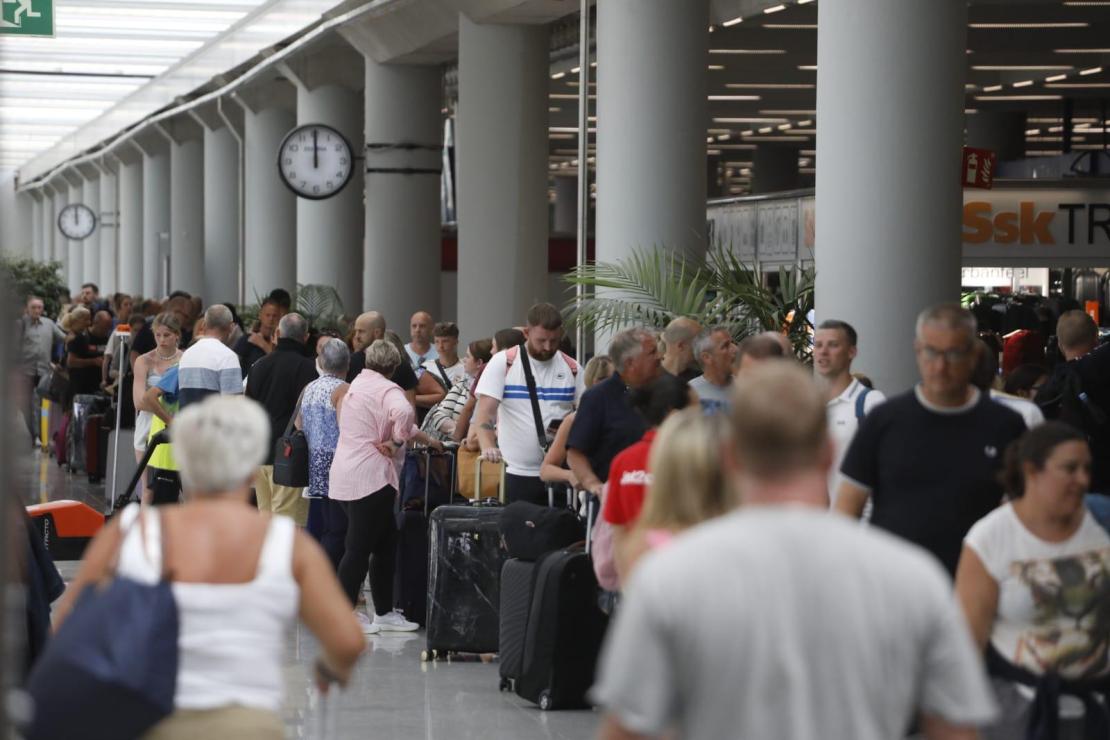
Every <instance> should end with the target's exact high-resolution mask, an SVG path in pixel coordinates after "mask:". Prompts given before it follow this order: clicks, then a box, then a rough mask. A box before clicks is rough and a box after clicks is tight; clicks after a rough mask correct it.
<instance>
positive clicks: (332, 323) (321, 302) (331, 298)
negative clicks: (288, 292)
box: [295, 283, 345, 333]
mask: <svg viewBox="0 0 1110 740" xmlns="http://www.w3.org/2000/svg"><path fill="white" fill-rule="evenodd" d="M295 305H296V307H297V312H298V313H300V314H301V315H302V316H304V317H305V318H306V319H307V320H308V323H309V326H311V327H312V328H313V329H316V330H317V331H320V330H324V329H331V330H334V331H338V332H340V333H342V332H343V331H344V330H345V327H344V325H343V323H344V322H343V299H342V298H340V297H339V291H337V290H336V289H335V288H334V287H333V286H331V285H301V284H299V283H298V284H297V297H296V303H295Z"/></svg>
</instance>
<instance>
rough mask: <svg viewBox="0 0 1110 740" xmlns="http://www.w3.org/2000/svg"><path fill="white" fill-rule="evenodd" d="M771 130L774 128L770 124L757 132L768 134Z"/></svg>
mask: <svg viewBox="0 0 1110 740" xmlns="http://www.w3.org/2000/svg"><path fill="white" fill-rule="evenodd" d="M772 131H774V129H773V128H771V127H770V126H764V127H763V128H761V129H759V133H761V134H769V133H771V132H772Z"/></svg>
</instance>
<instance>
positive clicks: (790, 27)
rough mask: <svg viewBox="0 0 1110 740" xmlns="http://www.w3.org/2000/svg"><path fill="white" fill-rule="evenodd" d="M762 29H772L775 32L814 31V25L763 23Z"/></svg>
mask: <svg viewBox="0 0 1110 740" xmlns="http://www.w3.org/2000/svg"><path fill="white" fill-rule="evenodd" d="M763 28H773V29H775V30H777V31H816V30H817V24H816V23H764V24H763Z"/></svg>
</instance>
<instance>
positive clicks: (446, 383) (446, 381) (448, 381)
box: [436, 360, 451, 391]
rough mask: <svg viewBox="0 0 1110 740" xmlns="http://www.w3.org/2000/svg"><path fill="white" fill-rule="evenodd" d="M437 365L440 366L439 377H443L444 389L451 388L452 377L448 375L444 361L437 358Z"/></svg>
mask: <svg viewBox="0 0 1110 740" xmlns="http://www.w3.org/2000/svg"><path fill="white" fill-rule="evenodd" d="M436 367H437V368H439V377H441V378H443V388H444V390H448V391H449V390H451V378H449V377H447V370H446V369H445V368H444V367H443V363H442V362H440V361H439V360H436Z"/></svg>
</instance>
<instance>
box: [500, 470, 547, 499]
mask: <svg viewBox="0 0 1110 740" xmlns="http://www.w3.org/2000/svg"><path fill="white" fill-rule="evenodd" d="M514 501H528V502H530V503H533V504H539V505H540V506H547V484H546V483H544V482H543V481H542V480H540V478H539V476H535V477H532V476H529V475H513V474H512V473H505V503H507V504H511V503H512V502H514Z"/></svg>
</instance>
